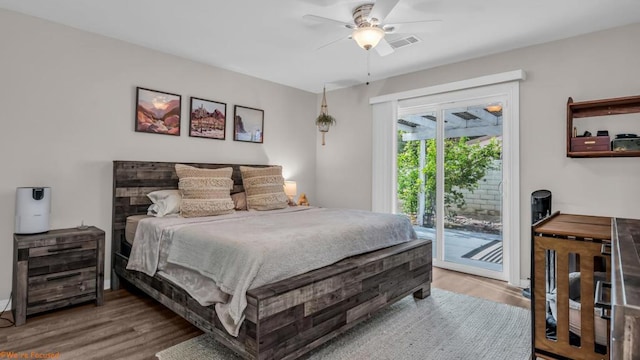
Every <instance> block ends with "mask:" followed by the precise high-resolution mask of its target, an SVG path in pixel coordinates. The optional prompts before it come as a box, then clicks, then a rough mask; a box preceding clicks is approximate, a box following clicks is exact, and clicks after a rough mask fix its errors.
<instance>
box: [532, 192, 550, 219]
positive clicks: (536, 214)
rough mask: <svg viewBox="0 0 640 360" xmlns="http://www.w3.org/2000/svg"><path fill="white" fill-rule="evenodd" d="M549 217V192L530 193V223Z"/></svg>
mask: <svg viewBox="0 0 640 360" xmlns="http://www.w3.org/2000/svg"><path fill="white" fill-rule="evenodd" d="M549 215H551V191H549V190H536V191H534V192H533V193H531V223H532V224H534V223H536V222H538V221H540V220H542V219H544V218H546V217H547V216H549Z"/></svg>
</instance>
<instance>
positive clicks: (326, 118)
mask: <svg viewBox="0 0 640 360" xmlns="http://www.w3.org/2000/svg"><path fill="white" fill-rule="evenodd" d="M335 124H336V118H334V117H333V116H331V115H329V106H328V105H327V89H326V88H323V89H322V104H321V105H320V115H318V117H317V118H316V126H317V127H318V131H320V132H321V133H322V145H323V146H324V144H325V142H324V134H326V133H327V132H329V128H330V127H331V125H335Z"/></svg>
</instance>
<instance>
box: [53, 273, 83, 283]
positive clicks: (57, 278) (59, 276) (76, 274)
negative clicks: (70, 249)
mask: <svg viewBox="0 0 640 360" xmlns="http://www.w3.org/2000/svg"><path fill="white" fill-rule="evenodd" d="M80 274H82V273H81V272H76V273H71V274H65V275H58V276H52V277H48V278H47V281H55V280H60V279H66V278H72V277H74V276H79V275H80Z"/></svg>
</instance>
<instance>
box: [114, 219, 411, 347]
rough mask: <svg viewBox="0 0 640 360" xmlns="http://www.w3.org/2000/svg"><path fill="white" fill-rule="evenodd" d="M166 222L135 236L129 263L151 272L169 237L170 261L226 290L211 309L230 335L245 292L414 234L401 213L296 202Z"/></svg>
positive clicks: (239, 317)
mask: <svg viewBox="0 0 640 360" xmlns="http://www.w3.org/2000/svg"><path fill="white" fill-rule="evenodd" d="M151 220H152V221H151V222H153V219H151ZM167 220H168V221H167V222H166V223H167V225H166V226H160V228H158V227H157V226H156V229H155V230H154V231H153V232H155V235H156V236H155V239H151V240H150V239H149V238H151V237H150V236H142V235H141V234H139V233H140V232H141V231H140V230H139V231H138V232H137V233H136V239H135V241H134V244H133V249H132V255H131V257H130V260H129V264H128V266H127V268H129V269H134V270H139V271H143V272H145V273H147V274H149V275H153V274H154V273H155V271H156V270H157V266H158V262H159V261H160V260H159V258H160V253H161V251H160V249H161V245H162V244H161V243H162V242H163V241H165V242H168V243H169V246H168V254H167V258H166V261H167V263H169V264H175V265H179V266H182V267H185V268H187V269H191V270H194V271H197V272H198V273H200V274H202V275H203V276H205V277H207V278H209V279H211V280H213V282H215V284H216V285H217V286H218V287H219V288H220V289H221V290H222V291H223V292H225V293H226V294H229V295H230V296H229V301H227V302H225V303H218V304H216V313H217V314H218V317H219V318H220V320H221V321H222V323H223V324H224V325H225V327H226V329H227V331H228V332H229V333H230V334H232V335H234V336H237V334H238V330H239V328H240V325H241V324H242V321H243V320H244V315H243V312H244V309H245V308H246V306H247V300H246V292H247V290H248V289H251V288H256V287H259V286H261V285H265V284H268V283H272V282H275V281H278V280H282V279H286V278H289V277H292V276H295V275H299V274H302V273H305V272H307V271H310V270H313V269H317V268H320V267H323V266H326V265H330V264H332V263H335V262H337V261H339V260H341V259H344V258H347V257H349V256H353V255H357V254H361V253H365V252H369V251H373V250H377V249H381V248H384V247H388V246H392V245H395V244H399V243H402V242H406V241H409V240H413V239H416V234H415V232H414V230H413V227H412V226H411V224H410V222H409V220H408V219H407V218H406V217H403V216H398V215H390V214H379V213H372V212H368V211H359V210H343V209H324V208H308V207H296V208H290V209H284V210H275V211H269V212H249V213H248V214H246V215H245V216H241V215H239V214H237V213H236V214H233V215H224V216H217V217H209V218H197V219H194V218H192V219H181V220H183V221H180V219H167ZM143 221H145V220H143ZM143 221H141V222H140V226H143ZM156 222H157V223H161V222H158V221H156ZM138 235H141V236H138ZM145 238H147V239H146V240H147V241H145ZM139 240H141V241H139Z"/></svg>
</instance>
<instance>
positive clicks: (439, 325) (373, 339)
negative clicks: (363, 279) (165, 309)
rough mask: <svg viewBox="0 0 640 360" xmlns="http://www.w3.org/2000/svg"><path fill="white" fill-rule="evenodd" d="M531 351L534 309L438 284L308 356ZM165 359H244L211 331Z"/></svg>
mask: <svg viewBox="0 0 640 360" xmlns="http://www.w3.org/2000/svg"><path fill="white" fill-rule="evenodd" d="M530 354H531V326H530V312H529V310H526V309H523V308H519V307H515V306H510V305H505V304H499V303H496V302H493V301H489V300H484V299H479V298H474V297H470V296H465V295H460V294H456V293H452V292H448V291H444V290H440V289H435V288H434V289H432V291H431V296H430V297H428V298H426V299H423V300H414V299H413V297H411V296H408V297H406V298H404V299H402V300H400V301H399V302H397V303H396V304H394V305H392V306H390V307H389V308H387V309H385V310H382V311H380V312H379V313H378V314H376V315H375V316H373V317H372V318H371V319H369V320H367V321H364V322H363V323H361V324H359V325H357V326H355V327H354V328H352V329H351V330H349V331H347V332H346V333H344V334H342V335H340V336H338V337H337V338H335V339H333V340H332V341H329V342H328V343H327V344H324V345H323V346H321V347H320V348H318V349H316V350H314V351H312V352H311V353H309V354H308V355H305V356H303V357H302V358H303V359H314V360H317V359H335V360H353V359H363V360H364V359H366V360H374V359H388V360H391V359H394V360H399V359H411V360H413V359H420V360H456V359H458V360H463V359H464V360H467V359H492V360H499V359H504V360H520V359H522V360H525V359H529V355H530ZM156 356H157V357H158V358H159V359H160V360H178V359H179V360H185V359H211V360H236V359H240V357H239V356H237V355H235V354H234V353H233V352H231V351H230V350H227V349H226V348H225V347H224V346H223V345H221V344H218V343H217V342H216V341H215V340H213V338H211V337H210V336H209V335H201V336H198V337H196V338H193V339H191V340H188V341H185V342H183V343H180V344H178V345H176V346H173V347H171V348H169V349H166V350H163V351H161V352H159V353H158V354H156Z"/></svg>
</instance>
